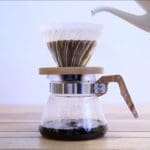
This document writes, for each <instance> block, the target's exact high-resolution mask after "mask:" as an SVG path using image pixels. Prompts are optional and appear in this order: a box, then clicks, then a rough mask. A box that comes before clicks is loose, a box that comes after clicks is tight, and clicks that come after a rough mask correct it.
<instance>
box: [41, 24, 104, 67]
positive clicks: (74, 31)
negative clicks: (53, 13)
mask: <svg viewBox="0 0 150 150" xmlns="http://www.w3.org/2000/svg"><path fill="white" fill-rule="evenodd" d="M101 30H102V26H101V25H98V24H90V23H80V24H79V23H64V24H53V25H50V26H47V27H44V28H43V29H42V34H43V38H44V40H45V41H46V43H47V46H48V48H49V50H50V52H51V54H52V56H53V58H54V59H55V61H56V62H57V64H58V66H59V67H69V66H72V67H75V66H85V65H86V64H87V62H88V61H89V59H90V58H91V56H92V54H93V50H94V48H95V46H96V42H97V40H98V38H99V37H100V35H101Z"/></svg>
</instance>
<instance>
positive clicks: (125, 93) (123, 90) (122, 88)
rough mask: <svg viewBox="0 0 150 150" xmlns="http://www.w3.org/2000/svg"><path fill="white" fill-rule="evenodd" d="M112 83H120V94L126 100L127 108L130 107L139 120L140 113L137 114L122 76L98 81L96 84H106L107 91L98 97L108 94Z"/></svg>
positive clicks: (108, 77) (98, 94) (112, 76)
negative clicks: (109, 85)
mask: <svg viewBox="0 0 150 150" xmlns="http://www.w3.org/2000/svg"><path fill="white" fill-rule="evenodd" d="M110 82H116V83H118V85H119V88H120V93H121V95H122V97H123V98H124V100H125V102H126V104H127V106H128V107H129V109H130V111H131V112H132V114H133V116H134V117H135V118H138V113H137V111H136V109H135V106H134V103H133V101H132V99H131V96H130V94H129V92H128V89H127V87H126V85H125V82H124V80H123V78H122V76H121V75H110V76H102V77H101V78H100V79H98V80H97V81H96V83H98V84H105V86H106V90H105V92H104V93H97V96H102V95H104V94H106V93H107V90H108V84H109V83H110Z"/></svg>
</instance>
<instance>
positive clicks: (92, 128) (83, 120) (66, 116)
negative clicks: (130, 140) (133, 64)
mask: <svg viewBox="0 0 150 150" xmlns="http://www.w3.org/2000/svg"><path fill="white" fill-rule="evenodd" d="M101 30H102V27H101V25H98V24H87V23H80V24H79V23H72V24H71V23H67V24H55V25H51V26H49V27H47V28H46V29H44V30H43V37H44V40H45V41H46V43H47V46H48V48H49V51H50V53H51V54H52V57H53V58H54V60H55V62H56V63H57V65H58V67H53V68H48V67H46V68H40V74H44V75H47V76H48V79H49V80H50V93H51V94H50V96H49V99H48V103H47V104H46V106H45V109H44V111H43V115H42V119H41V122H40V126H39V131H40V133H41V134H42V135H43V136H44V137H46V138H51V139H59V140H86V139H94V138H98V137H103V136H104V135H105V133H106V131H107V121H106V119H105V116H104V114H103V110H102V107H101V100H100V98H99V97H100V96H102V95H104V94H106V92H107V89H108V88H107V87H108V84H109V83H110V82H117V83H118V84H119V87H120V91H121V94H122V96H123V98H124V100H125V102H126V103H127V105H128V107H129V109H130V110H131V112H132V113H133V115H134V116H135V117H137V112H136V110H135V107H134V104H133V102H132V100H131V97H130V95H129V92H128V90H127V88H126V85H125V83H124V80H123V78H122V77H121V76H120V75H110V76H101V77H100V79H98V80H96V74H100V73H103V68H102V67H86V65H87V63H88V61H89V59H90V58H91V56H92V54H93V51H94V48H95V46H96V44H97V41H98V39H99V37H100V36H101Z"/></svg>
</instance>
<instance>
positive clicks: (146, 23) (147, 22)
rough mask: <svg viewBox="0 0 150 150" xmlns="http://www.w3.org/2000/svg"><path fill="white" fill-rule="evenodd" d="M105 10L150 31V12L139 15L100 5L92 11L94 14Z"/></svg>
mask: <svg viewBox="0 0 150 150" xmlns="http://www.w3.org/2000/svg"><path fill="white" fill-rule="evenodd" d="M103 11H106V12H109V13H112V14H114V15H116V16H118V17H120V18H122V19H124V20H126V21H128V22H129V23H131V24H133V25H135V26H137V27H139V28H141V29H143V30H145V31H147V32H150V13H146V14H144V15H141V16H138V15H132V14H130V13H127V12H124V11H122V10H119V9H115V8H111V7H99V8H96V9H94V10H92V11H91V13H92V15H95V14H96V13H98V12H103Z"/></svg>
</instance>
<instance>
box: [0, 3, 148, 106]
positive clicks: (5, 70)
mask: <svg viewBox="0 0 150 150" xmlns="http://www.w3.org/2000/svg"><path fill="white" fill-rule="evenodd" d="M101 5H109V6H114V7H116V8H120V9H122V10H126V11H128V12H131V13H135V14H142V13H143V10H142V9H141V8H140V7H139V6H138V5H137V4H136V3H135V2H134V1H122V2H119V1H114V2H112V1H111V2H110V1H105V2H100V1H93V2H92V1H91V2H90V1H87V2H86V1H82V2H80V1H71V2H69V1H68V2H67V1H66V2H65V1H56V2H55V1H49V2H48V1H43V2H41V1H36V2H33V1H29V2H23V1H22V2H15V1H14V2H4V1H3V2H2V1H1V2H0V103H1V104H4V103H6V104H8V103H11V104H12V103H15V104H16V103H17V104H20V103H21V104H25V103H27V104H28V103H29V104H38V103H45V102H46V101H47V97H48V94H49V93H48V91H49V89H48V81H47V80H46V79H45V77H44V76H39V75H38V68H39V67H44V66H55V63H54V61H53V59H52V57H51V56H50V54H49V52H48V49H47V47H46V44H45V43H43V42H42V38H41V35H40V27H41V26H42V25H44V24H48V23H51V22H66V21H67V22H72V21H77V22H81V21H82V22H94V23H100V24H103V25H104V31H103V36H102V38H101V41H100V44H99V45H98V46H97V48H96V50H95V53H94V56H93V57H92V59H91V61H90V63H89V64H88V65H89V66H103V67H105V74H115V73H117V74H122V75H123V76H124V78H125V80H126V83H127V86H128V88H129V91H130V93H131V95H132V97H133V99H134V101H135V103H136V104H138V105H140V104H143V103H145V104H149V99H150V98H149V97H150V96H149V90H150V88H149V84H150V69H149V68H150V59H149V58H150V35H149V33H146V32H144V31H142V30H140V29H138V28H136V27H134V26H132V25H131V24H129V23H127V22H125V21H123V20H121V19H120V18H118V17H116V16H113V15H111V14H108V13H101V14H98V15H96V16H94V17H91V14H90V10H91V9H93V8H95V7H96V6H101ZM118 91H119V90H118V87H117V86H116V85H111V86H110V91H109V92H108V95H106V96H104V97H102V100H103V103H106V104H118V105H119V104H120V105H122V104H124V102H123V100H122V98H121V97H120V95H119V92H118Z"/></svg>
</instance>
